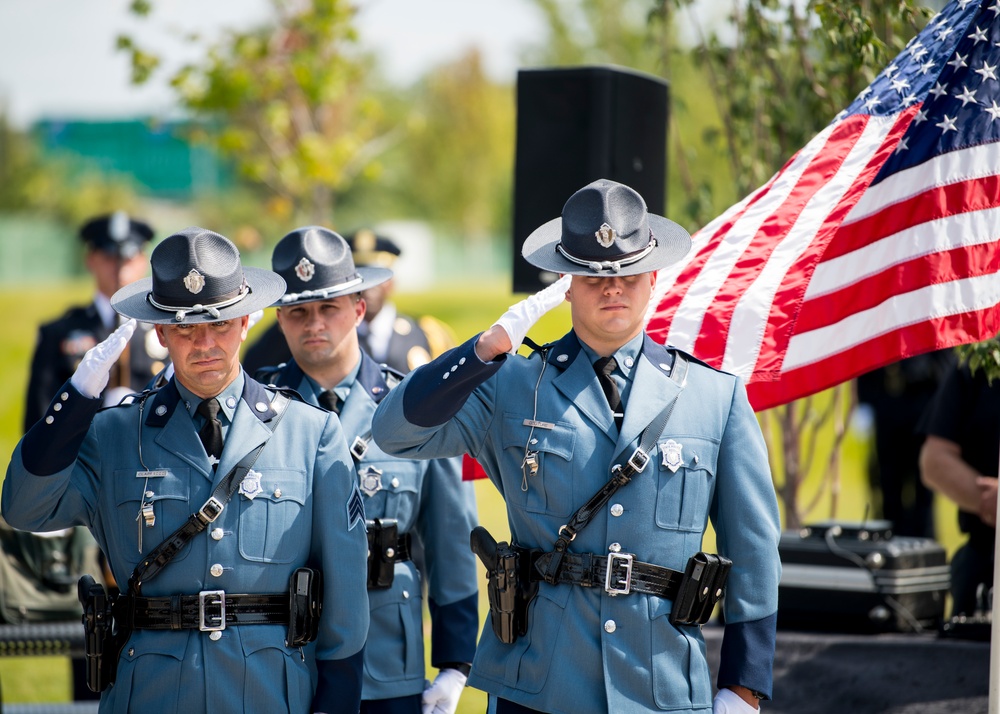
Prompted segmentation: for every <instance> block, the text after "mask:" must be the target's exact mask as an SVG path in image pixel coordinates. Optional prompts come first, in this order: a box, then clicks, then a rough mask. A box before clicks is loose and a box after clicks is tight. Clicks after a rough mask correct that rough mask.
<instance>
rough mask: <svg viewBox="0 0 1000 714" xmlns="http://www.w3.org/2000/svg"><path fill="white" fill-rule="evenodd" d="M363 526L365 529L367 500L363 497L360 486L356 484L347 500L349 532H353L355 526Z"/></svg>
mask: <svg viewBox="0 0 1000 714" xmlns="http://www.w3.org/2000/svg"><path fill="white" fill-rule="evenodd" d="M359 523H360V524H361V527H362V528H364V527H365V500H364V498H362V497H361V491H359V490H358V484H357V483H355V484H354V488H353V489H352V490H351V497H350V498H348V499H347V530H349V531H353V530H354V526H356V525H357V524H359Z"/></svg>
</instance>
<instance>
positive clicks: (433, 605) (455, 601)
mask: <svg viewBox="0 0 1000 714" xmlns="http://www.w3.org/2000/svg"><path fill="white" fill-rule="evenodd" d="M272 268H273V270H274V271H275V272H276V273H278V274H279V275H281V276H282V277H283V278H284V279H285V282H286V284H287V289H286V293H285V295H284V296H282V298H281V299H280V300H279V301H278V302H277V303H276V305H277V320H278V325H279V326H280V329H281V332H282V333H283V334H284V337H285V340H287V343H288V347H289V349H290V351H291V354H292V359H291V360H289V361H288V362H287V363H285V364H282V365H281V366H279V367H271V368H264V369H262V370H260V372H258V375H257V376H258V378H259V379H260V380H261V381H264V382H268V383H271V384H275V385H279V386H284V387H290V388H293V389H295V390H297V391H298V393H299V394H301V395H302V397H303V398H304V399H305V400H306V401H308V402H309V403H311V404H317V405H321V406H323V407H325V408H327V409H331V410H333V411H335V412H337V413H338V414H339V416H340V422H341V424H342V426H343V433H344V436H345V437H346V443H348V444H349V445H350V451H351V455H352V457H353V459H354V467H355V470H356V471H357V480H358V483H359V485H360V488H361V490H362V492H363V493H364V498H365V513H366V514H367V518H368V519H369V520H368V528H369V530H368V537H369V558H370V563H369V567H368V588H369V590H368V598H369V605H370V607H371V627H370V629H369V632H368V644H367V646H366V649H365V660H364V684H363V687H362V702H361V712H362V713H363V714H376V713H377V714H407V713H412V714H420V713H421V711H423V712H424V713H425V714H432V713H433V714H453V712H454V711H455V708H456V706H457V705H458V701H459V697H460V695H461V692H462V689H463V688H464V686H465V681H466V676H467V675H468V673H469V669H470V666H471V662H472V657H473V655H474V653H475V648H476V636H477V634H478V624H479V616H478V587H477V583H476V562H475V558H474V556H473V554H472V552H471V551H470V550H469V548H468V545H467V542H468V541H467V539H468V537H469V533H470V531H471V530H472V528H473V527H474V526H475V525H476V502H475V492H474V490H473V489H472V486H471V484H468V483H462V480H461V472H460V468H461V462H460V460H458V459H433V460H430V461H414V460H405V459H398V458H395V457H392V456H389V455H387V454H385V453H384V452H383V451H382V450H381V449H379V448H378V446H376V445H375V444H374V443H373V442H372V441H371V419H372V415H373V414H374V413H375V408H376V406H377V405H378V403H379V402H380V401H381V400H382V399H384V398H385V396H386V394H388V393H389V391H390V390H391V389H392V387H393V386H395V385H396V384H397V383H398V382H399V380H400V379H401V377H402V375H400V374H399V373H398V372H396V371H395V370H393V369H392V368H390V367H387V366H386V365H379V364H376V363H375V362H374V361H373V360H372V358H371V357H370V356H369V355H368V354H367V353H365V352H364V351H362V350H361V348H360V346H359V343H358V333H357V328H358V325H359V324H361V322H362V320H363V318H364V314H365V300H364V299H363V298H362V295H363V294H364V293H363V291H367V290H369V289H371V288H375V287H376V286H378V285H380V284H382V283H384V282H385V281H386V280H388V279H389V278H390V277H391V276H392V271H390V270H388V269H386V268H379V267H355V264H354V261H353V259H352V256H351V251H350V248H349V247H348V244H347V243H346V241H345V240H344V239H343V238H342V237H341V236H340V235H339V234H337V233H335V232H334V231H332V230H329V229H326V228H322V227H318V226H307V227H303V228H298V229H296V230H294V231H292V232H291V233H289V234H288V235H286V236H285V237H284V238H282V239H281V241H279V242H278V244H277V245H276V246H275V248H274V253H273V256H272ZM418 546H419V550H420V552H421V553H422V558H421V559H420V561H419V567H418V565H417V564H416V563H415V562H414V559H413V553H414V551H415V549H416V548H417V547H418ZM423 586H426V588H427V595H428V606H429V610H430V614H431V620H432V627H431V658H430V661H431V664H432V665H433V666H434V667H436V668H438V669H439V673H438V675H437V677H436V678H435V679H434V682H433V683H432V684H428V683H427V682H426V681H425V679H424V674H425V673H424V637H423V625H422V617H423V596H422V588H423ZM421 703H422V706H421Z"/></svg>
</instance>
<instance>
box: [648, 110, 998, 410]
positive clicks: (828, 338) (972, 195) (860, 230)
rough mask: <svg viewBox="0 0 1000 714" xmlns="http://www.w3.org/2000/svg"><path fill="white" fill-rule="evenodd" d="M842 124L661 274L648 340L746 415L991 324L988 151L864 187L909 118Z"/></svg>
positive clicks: (993, 228) (992, 212)
mask: <svg viewBox="0 0 1000 714" xmlns="http://www.w3.org/2000/svg"><path fill="white" fill-rule="evenodd" d="M918 108H919V105H913V106H911V107H909V108H908V109H906V110H905V111H903V112H901V113H900V114H898V115H894V116H891V117H869V116H864V115H852V116H848V117H846V118H845V119H843V120H841V121H839V122H836V123H834V124H831V125H830V126H829V127H827V128H826V129H825V130H824V131H823V132H821V133H820V134H818V135H817V136H816V137H815V138H814V139H813V140H812V141H810V142H809V144H808V145H806V146H805V147H804V148H803V149H802V150H801V151H799V152H798V153H797V154H796V155H795V156H794V157H792V159H791V160H790V161H789V162H788V164H787V165H786V166H785V167H784V168H783V169H782V170H781V171H779V172H778V173H777V174H776V175H775V176H774V177H773V178H772V179H771V180H770V181H769V182H768V183H767V184H766V185H764V186H763V187H761V188H760V189H758V190H757V191H756V192H754V193H753V194H751V195H750V196H748V197H747V198H746V199H745V200H743V201H742V202H740V203H739V204H737V205H736V206H733V207H732V208H730V209H729V210H728V211H726V212H725V213H724V214H723V215H722V216H720V217H719V218H717V219H715V220H714V221H712V222H711V223H710V224H708V225H707V226H705V227H704V228H703V229H702V230H700V231H698V233H697V234H695V236H694V242H693V246H692V249H691V251H690V252H689V254H688V257H687V259H686V260H685V261H682V262H681V263H679V264H677V265H674V266H670V267H668V268H667V269H665V270H662V271H660V274H659V276H658V278H657V285H656V289H655V293H654V299H653V301H652V305H653V308H652V309H651V311H650V313H649V315H648V316H647V318H648V319H647V330H648V331H649V332H650V334H651V335H652V336H653V337H654V339H657V340H660V341H665V342H666V343H667V344H669V345H672V346H675V347H678V348H680V349H683V350H685V351H687V352H690V353H691V354H693V355H695V356H696V357H698V358H699V359H702V360H704V361H706V362H708V363H709V364H712V365H713V366H716V367H719V368H721V369H723V370H726V371H728V372H732V373H734V374H738V375H740V376H741V377H743V378H744V379H745V380H746V381H747V383H748V392H749V394H750V400H751V403H752V404H753V405H754V408H755V409H758V410H760V409H766V408H769V407H773V406H777V405H779V404H784V403H786V402H789V401H792V400H794V399H798V398H800V397H804V396H808V395H809V394H813V393H815V392H818V391H821V390H822V389H826V388H828V387H831V386H834V385H836V384H839V383H841V382H844V381H846V380H848V379H851V378H853V377H855V376H857V375H859V374H861V373H863V372H866V371H868V370H870V369H874V368H875V367H878V366H881V365H883V364H887V363H889V362H892V361H895V360H898V359H902V358H904V357H908V356H911V355H914V354H919V353H921V352H926V351H928V350H932V349H939V348H942V347H948V346H952V345H955V344H960V343H962V342H971V341H977V340H981V339H985V338H987V337H991V336H992V335H994V334H995V333H996V332H997V329H998V327H1000V320H998V317H1000V315H998V311H997V305H998V303H1000V280H998V279H997V276H996V273H997V272H998V264H1000V256H998V255H997V253H998V251H997V250H996V247H997V246H996V245H995V243H996V241H997V237H998V234H1000V220H998V218H1000V215H997V213H996V209H997V207H998V206H1000V181H998V178H997V174H1000V147H998V146H997V145H996V144H989V145H986V146H980V147H975V148H973V149H967V150H963V151H955V152H951V153H948V154H943V155H940V156H938V157H936V158H934V159H932V160H931V161H928V162H925V163H924V164H921V165H920V166H917V167H915V168H912V169H909V170H906V171H901V172H899V173H898V174H895V175H893V176H891V177H889V178H887V179H886V180H883V181H882V182H880V183H879V184H878V185H876V186H874V187H872V188H869V184H870V183H871V181H872V179H873V178H874V177H875V176H876V175H877V173H878V171H879V169H880V167H881V166H882V164H883V163H884V162H885V160H886V159H887V158H888V157H889V156H890V155H891V153H892V152H893V151H894V150H896V149H897V145H898V142H899V139H900V138H901V137H902V136H903V133H904V132H905V131H906V128H907V127H908V126H909V124H910V122H911V121H912V120H913V118H914V116H915V115H916V113H917V110H918Z"/></svg>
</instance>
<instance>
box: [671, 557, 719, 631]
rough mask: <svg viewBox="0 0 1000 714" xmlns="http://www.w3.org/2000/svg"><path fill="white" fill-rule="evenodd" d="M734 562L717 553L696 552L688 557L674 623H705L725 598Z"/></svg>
mask: <svg viewBox="0 0 1000 714" xmlns="http://www.w3.org/2000/svg"><path fill="white" fill-rule="evenodd" d="M732 567H733V561H731V560H730V559H729V558H725V557H723V556H721V555H716V554H714V553H695V554H694V555H693V556H691V558H690V559H689V560H688V563H687V567H686V568H685V570H684V577H683V579H682V580H681V584H680V587H679V589H678V592H677V597H676V598H674V606H673V609H672V610H671V612H670V618H669V620H670V624H672V625H704V624H705V623H706V622H708V620H709V618H711V617H712V611H713V610H714V609H715V605H716V603H717V602H719V600H721V599H722V595H723V592H724V590H725V587H726V578H728V577H729V571H730V569H732Z"/></svg>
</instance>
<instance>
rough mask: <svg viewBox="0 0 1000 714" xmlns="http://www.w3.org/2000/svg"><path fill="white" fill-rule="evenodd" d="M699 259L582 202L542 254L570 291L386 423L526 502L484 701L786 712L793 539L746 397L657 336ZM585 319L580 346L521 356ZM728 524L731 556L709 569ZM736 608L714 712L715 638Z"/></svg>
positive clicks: (384, 441) (463, 356) (487, 339)
mask: <svg viewBox="0 0 1000 714" xmlns="http://www.w3.org/2000/svg"><path fill="white" fill-rule="evenodd" d="M690 245H691V239H690V236H689V235H688V234H687V232H686V231H685V230H684V229H683V228H681V227H680V226H679V225H677V224H676V223H674V222H672V221H670V220H668V219H666V218H663V217H661V216H657V215H654V214H650V213H649V212H648V211H647V208H646V204H645V202H644V201H643V199H642V197H641V196H640V195H639V194H638V193H636V192H635V191H634V190H632V189H631V188H629V187H627V186H624V185H622V184H620V183H617V182H614V181H609V180H604V179H602V180H598V181H595V182H593V183H591V184H589V185H587V186H585V187H583V188H582V189H580V190H579V191H577V192H576V193H574V194H573V195H572V196H571V197H570V198H569V200H568V201H567V202H566V204H565V206H564V207H563V210H562V215H561V217H557V218H554V219H553V220H551V221H549V222H547V223H545V224H543V225H542V226H540V227H539V228H537V229H536V230H535V231H534V232H532V233H531V234H530V235H529V236H528V238H527V239H526V240H525V243H524V245H523V247H522V254H523V255H524V256H525V258H526V259H527V260H528V262H530V263H532V264H533V265H535V266H537V267H539V268H542V269H544V270H548V271H552V272H554V273H561V274H563V277H562V278H560V279H559V280H558V281H557V282H556V283H554V284H553V285H550V286H549V287H547V288H545V289H544V290H542V291H541V292H539V293H538V294H536V295H534V296H531V297H529V298H527V299H526V300H524V301H522V302H520V303H517V304H516V305H514V306H512V307H511V309H510V310H508V312H506V313H505V314H504V315H503V316H501V318H500V319H499V320H498V321H497V322H496V323H494V324H493V325H492V326H491V327H490V328H489V329H487V330H486V331H485V332H483V333H481V334H479V335H477V336H476V337H474V338H472V339H470V340H469V341H467V342H466V343H465V344H463V345H460V346H459V347H457V348H456V349H454V350H452V351H450V352H446V353H445V354H443V355H442V356H441V357H439V358H438V359H436V360H434V361H433V362H431V363H429V364H428V365H426V366H424V367H421V368H418V369H416V370H414V371H413V372H411V373H410V374H409V375H408V376H407V377H406V379H405V380H404V381H403V382H402V383H401V384H400V385H399V386H398V387H396V388H395V389H394V390H392V391H391V392H390V393H389V395H388V396H387V397H386V398H385V399H383V400H382V402H381V403H380V404H379V407H378V409H377V410H376V413H375V419H374V421H373V423H372V429H373V434H374V438H375V442H376V443H377V444H378V445H379V446H380V447H381V448H382V449H384V450H385V451H386V452H388V453H391V454H395V455H397V456H403V457H410V458H440V457H443V456H452V455H455V454H461V453H463V452H468V453H469V454H471V455H472V456H473V457H475V458H476V459H477V460H478V461H479V463H480V464H482V466H483V468H484V469H485V471H486V473H487V474H488V476H489V478H490V479H491V480H492V481H493V483H494V484H495V485H496V486H497V488H498V489H499V490H500V492H501V493H502V495H503V497H504V499H505V501H506V505H507V517H508V523H509V525H510V535H511V542H510V544H509V545H508V544H507V543H506V542H502V543H500V544H497V543H495V541H492V540H491V537H490V536H489V535H488V534H486V536H485V537H483V533H482V532H477V536H476V537H474V538H473V540H472V542H473V547H475V548H476V549H477V553H478V554H480V555H481V557H483V560H484V563H485V564H486V565H487V570H488V573H489V574H490V580H489V583H488V585H489V589H490V592H489V594H490V619H491V622H490V625H491V626H487V627H484V629H483V634H482V636H481V638H480V641H479V647H478V649H477V651H476V657H475V660H474V662H473V667H472V673H471V675H470V677H469V684H470V686H474V687H477V688H479V689H483V690H485V691H486V692H488V693H489V694H490V699H491V704H492V705H493V706H494V707H495V711H496V712H497V714H509V713H510V712H525V711H541V712H565V713H567V714H568V713H570V712H572V713H574V714H579V713H586V712H600V713H602V714H603V713H606V712H633V711H673V712H696V713H697V714H707V713H708V712H712V711H714V712H716V714H718V713H720V712H743V711H747V712H752V711H756V710H757V708H758V704H757V701H758V699H760V698H768V697H770V694H771V683H772V662H773V656H774V645H775V632H776V629H775V626H776V612H777V592H778V580H779V575H780V569H781V566H780V560H779V557H778V537H779V533H780V529H779V519H778V507H777V500H776V498H775V494H774V488H773V485H772V482H771V478H770V474H769V471H768V462H767V454H766V450H765V446H764V441H763V437H762V435H761V432H760V428H759V426H758V424H757V420H756V418H755V416H754V413H753V410H752V409H751V407H750V404H749V402H748V401H747V397H746V392H745V389H744V386H743V384H742V383H741V381H740V380H739V379H738V378H737V377H734V376H732V375H729V374H726V373H724V372H720V371H717V370H714V369H712V368H710V367H708V366H706V365H704V364H702V363H700V362H698V361H697V360H695V359H693V358H691V357H690V356H687V355H685V354H683V353H682V352H680V351H678V350H675V349H670V348H667V347H665V346H663V345H660V344H657V343H655V342H653V341H652V340H651V339H650V338H649V337H648V335H646V334H645V333H644V331H643V324H644V319H645V314H646V309H647V307H648V305H649V302H650V299H651V295H652V291H653V286H654V283H655V279H656V271H657V270H658V269H660V268H663V267H664V266H667V265H669V264H671V263H674V262H676V261H677V260H679V259H680V258H681V256H683V255H684V254H685V252H687V250H688V249H689V248H690ZM564 298H565V300H567V301H568V302H569V303H570V313H571V316H572V324H573V327H572V330H571V331H570V332H568V333H567V334H566V335H565V336H564V337H562V338H561V339H560V340H558V341H557V342H555V343H553V344H550V345H545V346H542V347H539V348H537V349H534V350H533V353H532V354H531V356H530V357H528V358H524V357H521V356H519V355H517V354H515V353H514V351H515V350H517V348H518V347H519V346H520V345H521V342H522V340H523V339H524V338H525V335H526V333H527V330H528V329H529V328H530V327H531V325H533V324H534V323H535V322H536V321H537V320H538V318H539V317H540V316H541V315H542V314H544V313H545V312H546V311H548V310H550V309H552V308H554V307H555V306H557V305H559V304H561V303H562V302H563V299H564ZM609 358H611V359H609ZM598 370H600V372H599V371H598ZM709 520H711V521H712V523H713V525H714V527H715V532H716V536H717V547H718V549H719V554H718V555H716V554H711V553H699V551H700V549H701V547H702V538H703V535H704V531H705V528H706V525H707V523H708V521H709ZM730 561H731V563H730ZM730 567H731V570H729V571H728V580H726V579H725V577H726V572H727V569H728V568H730ZM719 597H722V598H723V599H722V606H723V612H724V615H725V623H726V625H725V634H724V643H723V646H722V659H721V666H720V669H719V672H718V674H717V685H718V687H719V688H720V689H719V692H718V694H717V695H716V696H715V699H714V701H713V695H712V682H711V677H710V674H709V667H708V663H707V661H706V659H705V654H704V653H705V644H704V640H703V636H702V632H701V627H700V624H701V623H703V622H705V621H706V620H707V619H708V617H709V616H710V615H711V611H712V607H713V606H714V604H715V603H716V601H717V600H718V598H719Z"/></svg>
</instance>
